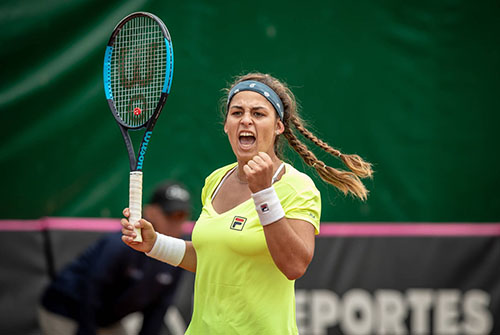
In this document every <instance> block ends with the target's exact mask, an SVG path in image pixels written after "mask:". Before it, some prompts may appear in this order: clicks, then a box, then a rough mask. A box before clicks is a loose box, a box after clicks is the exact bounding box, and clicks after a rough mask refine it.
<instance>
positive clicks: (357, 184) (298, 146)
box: [224, 73, 373, 200]
mask: <svg viewBox="0 0 500 335" xmlns="http://www.w3.org/2000/svg"><path fill="white" fill-rule="evenodd" d="M246 80H255V81H260V82H262V83H264V84H266V85H267V86H269V87H271V88H272V89H273V90H274V92H276V94H278V96H279V97H280V99H281V101H282V102H283V106H284V110H285V113H284V118H283V124H284V126H285V131H284V132H283V136H284V137H285V138H286V140H287V141H288V144H289V145H290V146H291V147H292V148H293V149H294V150H295V151H296V152H297V153H298V154H299V155H300V157H301V158H302V160H303V161H304V162H305V163H306V164H307V165H309V166H311V167H313V168H314V169H315V170H316V172H317V173H318V175H319V176H320V177H321V179H323V180H324V181H325V182H327V183H329V184H331V185H333V186H335V187H336V188H338V189H339V190H341V191H342V192H343V193H344V194H345V195H347V194H349V193H350V194H352V195H354V196H356V197H358V198H359V199H361V200H366V198H367V196H368V190H367V189H366V187H365V185H364V184H363V182H362V181H361V179H360V178H367V177H371V176H372V174H373V171H372V166H371V164H370V163H368V162H365V161H364V160H363V159H362V158H361V157H360V156H358V155H346V154H343V153H341V152H340V151H339V150H337V149H335V148H333V147H332V146H330V145H329V144H327V143H326V142H324V141H322V140H321V139H319V138H318V137H317V136H316V135H314V134H313V133H312V132H311V131H309V130H308V129H307V128H306V127H305V125H304V121H303V120H302V119H301V118H300V116H299V114H298V110H297V109H298V108H297V102H296V100H295V96H294V95H293V93H292V91H291V90H290V89H289V88H288V87H287V86H286V84H284V83H282V82H281V81H279V80H278V79H276V78H274V77H272V76H271V75H269V74H263V73H248V74H245V75H243V76H239V77H237V78H236V79H235V81H234V82H233V83H232V84H231V85H230V87H229V88H228V89H227V91H226V97H227V93H229V91H230V89H231V88H232V87H233V86H234V85H236V84H238V83H239V82H242V81H246ZM226 101H227V100H226ZM224 105H225V104H224ZM224 114H225V116H227V111H226V112H225V113H224ZM292 126H293V127H294V128H295V129H296V130H297V131H299V132H300V133H301V134H302V135H303V136H304V137H305V138H307V139H308V140H309V141H311V142H312V143H314V144H315V145H316V146H318V147H320V148H321V149H323V150H324V151H326V152H327V153H329V154H330V155H332V156H335V157H337V158H339V159H340V160H341V161H342V162H343V163H344V165H345V166H346V167H347V168H348V169H349V170H350V171H345V170H340V169H335V168H333V167H330V166H328V165H326V164H325V163H324V162H323V161H321V160H320V159H318V158H317V157H316V155H315V154H314V153H313V152H312V151H311V150H309V148H308V147H307V146H306V145H305V144H304V143H303V142H302V141H300V139H299V138H298V137H297V136H296V134H295V132H294V130H293V129H292ZM280 137H281V136H278V137H277V138H276V142H275V144H274V147H275V151H276V154H277V155H278V157H280V158H282V143H281V142H282V141H280Z"/></svg>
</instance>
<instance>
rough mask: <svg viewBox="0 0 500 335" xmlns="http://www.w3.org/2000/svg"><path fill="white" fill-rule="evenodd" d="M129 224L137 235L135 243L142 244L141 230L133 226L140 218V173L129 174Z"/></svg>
mask: <svg viewBox="0 0 500 335" xmlns="http://www.w3.org/2000/svg"><path fill="white" fill-rule="evenodd" d="M128 204H129V209H130V217H129V222H130V223H131V224H132V226H133V227H134V232H135V233H136V234H137V236H136V238H135V239H134V241H135V242H142V235H141V229H140V228H135V224H136V223H137V222H138V221H139V220H140V219H141V218H142V171H132V172H130V188H129V201H128Z"/></svg>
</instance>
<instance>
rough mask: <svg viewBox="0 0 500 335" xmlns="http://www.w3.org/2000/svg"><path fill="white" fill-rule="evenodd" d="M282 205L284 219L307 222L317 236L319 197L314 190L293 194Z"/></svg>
mask: <svg viewBox="0 0 500 335" xmlns="http://www.w3.org/2000/svg"><path fill="white" fill-rule="evenodd" d="M282 205H283V209H284V210H285V217H286V218H288V219H297V220H303V221H307V222H309V223H311V224H312V225H313V226H314V231H315V234H316V235H318V234H319V222H320V217H321V196H320V193H319V191H318V190H317V189H316V188H314V189H306V190H302V191H300V192H298V193H295V195H294V196H292V197H291V199H290V200H289V201H286V202H285V204H283V202H282Z"/></svg>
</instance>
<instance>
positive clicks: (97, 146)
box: [0, 0, 500, 222]
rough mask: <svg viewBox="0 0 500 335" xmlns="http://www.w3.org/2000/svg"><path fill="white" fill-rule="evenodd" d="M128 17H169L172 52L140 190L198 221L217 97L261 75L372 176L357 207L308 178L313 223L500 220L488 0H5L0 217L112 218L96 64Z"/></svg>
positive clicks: (121, 179) (224, 160)
mask: <svg viewBox="0 0 500 335" xmlns="http://www.w3.org/2000/svg"><path fill="white" fill-rule="evenodd" d="M134 11H150V12H152V13H154V14H156V15H158V16H159V17H161V18H162V19H163V20H164V22H165V23H166V25H167V26H168V28H169V30H170V33H171V35H172V39H173V45H174V53H175V69H174V80H173V84H172V91H171V95H170V97H169V99H168V101H167V103H166V106H165V109H164V111H163V114H162V115H161V117H160V120H159V122H158V124H157V127H156V129H155V132H154V133H153V137H152V139H151V143H150V147H149V150H148V154H147V157H146V161H145V166H144V190H145V194H148V193H149V192H150V191H151V190H152V189H153V187H154V185H155V184H156V183H158V182H160V181H161V180H164V179H172V178H174V179H178V180H181V181H183V182H184V183H185V184H187V186H188V188H189V189H190V190H191V192H192V193H193V199H194V201H193V215H192V218H193V219H195V218H196V217H197V215H198V213H199V211H200V206H201V204H200V201H199V196H200V191H201V187H202V185H203V182H204V178H205V177H206V176H207V175H208V174H209V173H210V172H211V171H213V170H214V169H215V168H217V167H220V166H222V165H225V164H228V163H230V162H232V161H233V160H234V157H233V155H232V152H231V149H230V146H229V144H228V141H227V139H226V138H225V137H224V133H223V131H222V125H221V121H222V119H221V117H220V113H219V103H220V99H221V97H222V92H221V89H222V88H223V87H225V86H226V84H227V83H228V82H229V81H230V80H231V78H232V77H233V76H234V75H237V74H241V73H244V72H248V71H261V72H269V73H271V74H273V75H275V76H277V77H278V78H281V79H283V80H285V81H286V82H288V84H289V85H290V86H291V88H292V90H293V91H294V92H295V94H296V96H297V98H298V100H299V101H300V105H301V110H302V116H303V117H304V119H306V120H308V121H309V124H310V125H311V127H312V128H313V129H314V131H315V132H316V133H317V134H318V135H319V136H320V137H321V138H323V139H324V140H325V141H327V142H328V143H330V144H331V145H332V146H334V147H336V148H338V149H340V150H342V152H345V153H357V154H360V155H361V156H363V157H364V158H365V159H367V160H368V161H371V162H373V163H374V167H375V170H376V173H375V176H374V179H373V180H372V181H370V180H369V181H367V183H366V184H367V186H368V188H369V189H370V191H371V194H370V197H369V199H368V201H366V202H365V203H363V202H360V201H357V200H354V199H352V198H349V197H347V198H346V197H344V196H343V195H342V194H340V193H339V192H338V191H337V190H335V189H334V188H332V187H327V186H326V185H325V184H324V183H323V182H321V181H320V180H319V179H318V178H316V177H314V179H315V181H316V184H317V186H318V188H319V189H320V190H321V191H322V196H323V215H322V220H323V221H398V222H400V221H401V222H404V221H415V222H419V221H432V222H448V221H451V222H488V221H499V220H500V195H499V194H498V189H499V186H500V182H499V181H500V180H499V179H500V178H499V176H498V171H499V170H498V169H499V168H498V166H499V164H500V158H499V155H498V152H499V150H498V144H499V142H500V141H499V138H498V127H499V124H500V116H499V112H500V102H499V95H500V43H499V36H500V20H499V19H498V18H499V15H500V2H498V1H496V0H491V1H479V2H473V1H465V0H449V1H444V0H443V1H429V2H427V1H424V2H421V1H410V2H407V1H406V2H402V1H397V0H388V1H378V2H375V1H366V0H365V1H354V2H352V1H351V2H350V1H324V2H319V1H312V2H311V1H308V2H303V1H252V2H238V1H206V0H205V1H201V0H186V1H148V0H129V1H97V0H93V1H82V0H75V1H64V0H47V1H27V0H21V1H11V0H9V1H3V2H2V3H1V4H0V44H1V46H2V48H0V59H1V68H2V70H1V81H0V110H1V113H2V120H3V127H2V128H3V129H2V132H1V134H2V140H1V147H0V166H1V172H2V177H3V181H2V192H1V197H2V199H1V203H2V205H1V207H2V214H1V217H0V218H2V219H10V218H17V219H34V218H39V217H43V216H82V217H109V216H111V217H118V216H120V213H121V209H122V208H123V207H124V206H126V205H127V202H128V157H127V155H126V151H125V147H124V144H123V141H122V138H121V135H120V133H119V130H118V127H117V126H116V124H115V122H114V120H113V118H112V116H111V113H110V111H109V110H108V107H107V104H106V99H105V96H104V90H103V84H102V63H103V57H104V50H105V45H106V42H107V39H108V38H109V35H110V33H111V31H112V29H113V28H114V26H115V25H116V23H118V21H119V20H120V19H121V18H123V17H124V16H125V15H127V14H129V13H131V12H134ZM315 152H316V153H317V154H318V155H319V156H320V157H321V158H323V159H325V160H326V161H327V162H328V163H329V164H331V165H333V166H335V167H342V165H341V164H340V163H339V162H338V161H337V160H336V159H331V158H328V157H327V156H326V155H323V154H321V153H320V152H319V151H318V150H316V151H315ZM288 157H289V159H290V161H292V162H293V163H294V164H295V166H296V167H297V168H298V169H299V170H302V171H305V172H307V173H308V174H309V175H311V176H313V171H312V170H311V169H309V168H307V167H306V166H305V165H304V164H302V163H301V161H300V159H298V156H297V155H296V154H294V153H292V152H290V153H289V155H288ZM145 198H146V200H147V196H146V197H145Z"/></svg>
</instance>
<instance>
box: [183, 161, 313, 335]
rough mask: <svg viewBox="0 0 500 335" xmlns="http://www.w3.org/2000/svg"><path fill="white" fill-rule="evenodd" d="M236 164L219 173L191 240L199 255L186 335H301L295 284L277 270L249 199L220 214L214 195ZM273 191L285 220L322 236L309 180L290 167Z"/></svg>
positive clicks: (209, 183)
mask: <svg viewBox="0 0 500 335" xmlns="http://www.w3.org/2000/svg"><path fill="white" fill-rule="evenodd" d="M234 166H236V163H233V164H231V165H228V166H225V167H223V168H220V169H218V170H216V171H214V172H213V173H212V174H211V175H210V176H209V177H208V178H207V179H206V180H205V186H204V188H203V190H202V195H201V197H202V203H203V209H202V212H201V214H200V217H199V219H198V221H197V222H196V224H195V227H194V230H193V234H192V240H193V245H194V248H195V250H196V255H197V268H196V279H195V293H194V310H193V316H192V319H191V323H190V325H189V327H188V330H187V332H186V334H191V335H212V334H220V335H233V334H239V335H245V334H248V335H250V334H251V335H256V334H258V335H281V334H283V335H290V334H298V331H297V323H296V320H295V292H294V284H295V281H291V280H288V279H287V278H286V277H285V275H284V274H283V273H282V272H281V271H280V270H279V269H278V268H277V267H276V265H275V264H274V261H273V259H272V258H271V254H270V253H269V250H268V248H267V244H266V240H265V236H264V231H263V227H262V226H261V224H260V223H259V219H258V216H257V212H256V210H255V205H254V202H253V200H252V198H250V199H249V200H247V201H245V202H243V203H241V204H240V205H238V206H236V207H234V208H233V209H231V210H228V211H227V212H225V213H222V214H217V212H215V210H214V208H213V207H212V195H213V192H214V190H215V189H216V188H217V186H218V184H219V183H220V181H221V180H222V178H223V177H224V176H225V175H226V174H227V172H228V171H230V170H231V169H232V168H233V167H234ZM285 167H286V171H285V174H284V175H283V176H282V177H281V179H280V180H279V181H277V182H276V183H275V184H274V188H275V190H276V193H277V194H278V197H279V199H280V201H281V205H282V207H283V209H284V211H285V216H286V217H287V218H291V219H300V220H304V221H307V222H310V223H311V224H312V225H313V226H314V228H315V231H316V234H318V233H319V219H320V212H321V199H320V193H319V191H318V190H317V189H316V187H315V186H314V182H313V181H312V180H311V178H309V177H308V176H307V175H305V174H303V173H301V172H299V171H297V170H296V169H294V168H293V167H292V166H291V165H289V164H286V165H285Z"/></svg>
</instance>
